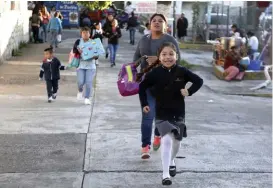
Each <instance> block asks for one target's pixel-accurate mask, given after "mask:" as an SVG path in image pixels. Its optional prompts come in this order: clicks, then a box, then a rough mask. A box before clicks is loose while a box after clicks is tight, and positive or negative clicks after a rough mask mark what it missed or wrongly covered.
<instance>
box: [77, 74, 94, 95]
mask: <svg viewBox="0 0 273 188" xmlns="http://www.w3.org/2000/svg"><path fill="white" fill-rule="evenodd" d="M95 75H96V69H77V80H78V90H79V92H83V86H84V85H85V94H84V98H86V99H89V97H90V94H91V92H92V86H93V80H94V77H95Z"/></svg>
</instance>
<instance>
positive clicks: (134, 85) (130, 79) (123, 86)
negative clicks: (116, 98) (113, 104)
mask: <svg viewBox="0 0 273 188" xmlns="http://www.w3.org/2000/svg"><path fill="white" fill-rule="evenodd" d="M143 57H145V56H143ZM143 57H141V58H140V59H139V60H137V61H136V62H133V63H128V64H124V65H122V67H121V69H120V72H119V74H118V81H117V85H118V90H119V93H120V95H121V96H123V97H126V96H132V95H136V94H138V88H139V84H140V83H139V82H137V81H136V77H137V73H138V71H137V67H138V66H139V64H140V60H141V59H142V58H143Z"/></svg>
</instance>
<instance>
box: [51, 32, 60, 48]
mask: <svg viewBox="0 0 273 188" xmlns="http://www.w3.org/2000/svg"><path fill="white" fill-rule="evenodd" d="M50 33H51V42H50V45H51V46H52V47H54V46H55V47H57V46H58V40H57V36H58V34H59V33H58V31H57V30H56V29H52V30H50Z"/></svg>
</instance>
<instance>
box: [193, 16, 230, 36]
mask: <svg viewBox="0 0 273 188" xmlns="http://www.w3.org/2000/svg"><path fill="white" fill-rule="evenodd" d="M210 17H211V21H210V23H208V14H205V16H204V19H203V21H202V22H201V24H199V26H198V31H197V32H198V35H199V37H200V38H201V39H203V40H206V32H207V29H208V30H209V40H215V39H216V38H219V37H224V36H227V35H228V36H230V34H231V20H230V19H228V17H227V15H226V14H221V13H219V14H218V15H217V13H211V16H210ZM217 25H218V26H217ZM227 32H228V34H227Z"/></svg>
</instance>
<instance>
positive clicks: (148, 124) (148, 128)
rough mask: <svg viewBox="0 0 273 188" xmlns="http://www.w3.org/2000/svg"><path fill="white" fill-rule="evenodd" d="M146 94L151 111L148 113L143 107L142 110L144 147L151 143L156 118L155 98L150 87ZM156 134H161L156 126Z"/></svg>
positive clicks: (142, 139)
mask: <svg viewBox="0 0 273 188" xmlns="http://www.w3.org/2000/svg"><path fill="white" fill-rule="evenodd" d="M146 94H147V101H148V104H149V107H150V112H149V113H147V114H146V113H144V112H143V109H141V111H142V121H141V141H142V147H146V146H147V145H151V137H152V130H153V121H154V119H155V98H154V97H153V96H152V94H151V92H150V90H149V89H148V90H147V91H146ZM154 134H155V136H160V134H159V132H158V130H157V128H155V130H154Z"/></svg>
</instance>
